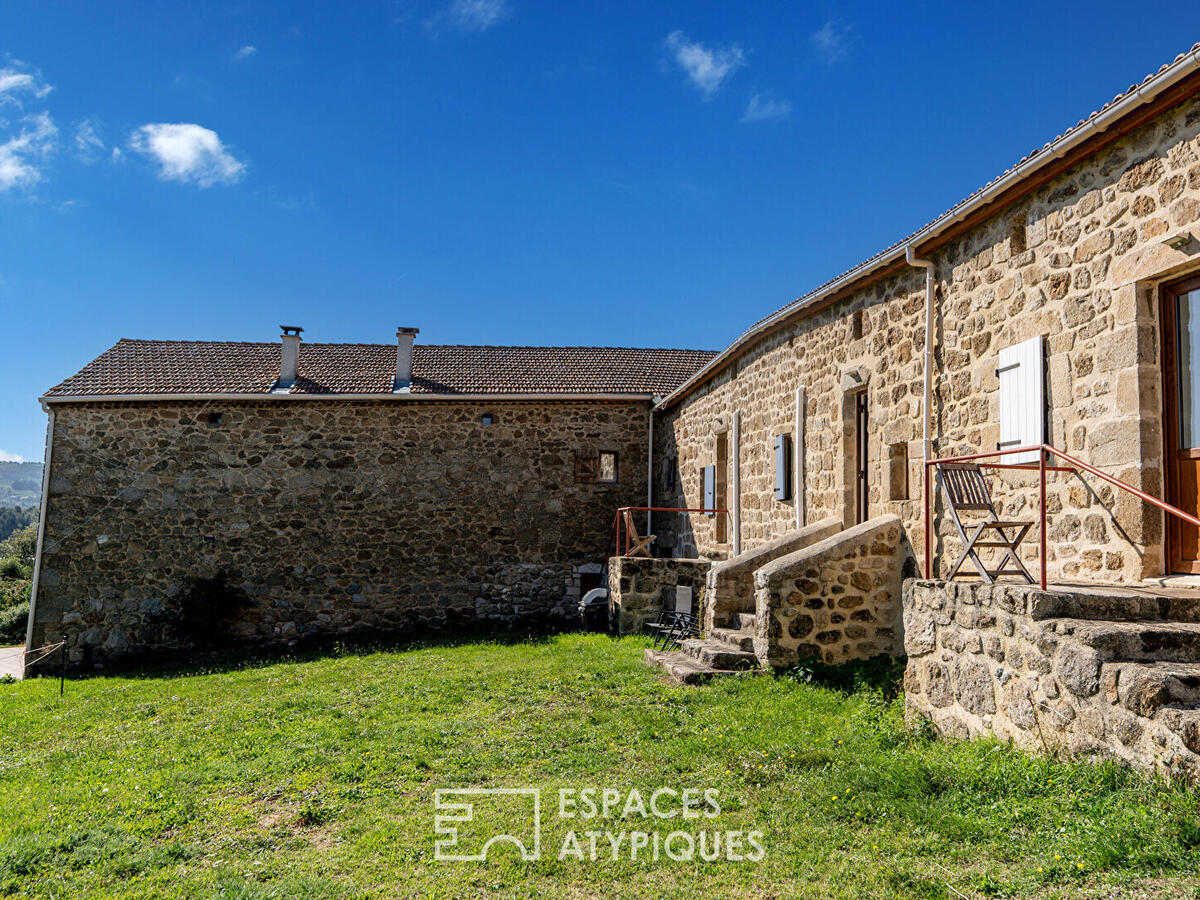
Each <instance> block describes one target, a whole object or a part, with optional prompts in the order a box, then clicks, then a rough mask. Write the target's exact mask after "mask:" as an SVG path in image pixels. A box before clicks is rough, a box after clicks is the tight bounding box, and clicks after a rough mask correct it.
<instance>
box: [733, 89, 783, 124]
mask: <svg viewBox="0 0 1200 900" xmlns="http://www.w3.org/2000/svg"><path fill="white" fill-rule="evenodd" d="M791 114H792V104H790V103H788V101H786V100H769V99H763V97H762V95H761V94H753V95H751V97H750V102H749V103H747V104H746V111H745V112H744V113H742V121H743V122H765V121H767V120H768V119H783V118H786V117H787V116H790V115H791Z"/></svg>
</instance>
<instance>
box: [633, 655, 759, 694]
mask: <svg viewBox="0 0 1200 900" xmlns="http://www.w3.org/2000/svg"><path fill="white" fill-rule="evenodd" d="M645 660H646V663H647V664H648V665H651V666H655V667H657V668H660V669H662V670H663V672H664V673H666V675H667V677H668V678H669V679H671V681H674V682H675V683H676V684H684V685H696V684H704V682H706V681H709V680H711V679H713V678H722V677H725V676H728V675H741V674H745V671H746V670H744V669H719V668H716V667H714V666H709V665H705V664H704V663H702V662H701V661H700V660H698V659H696V658H695V657H694V656H690V655H688V654H686V653H683V652H682V651H679V650H647V651H646V654H645Z"/></svg>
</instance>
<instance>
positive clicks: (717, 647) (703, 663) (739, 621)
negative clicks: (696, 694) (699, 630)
mask: <svg viewBox="0 0 1200 900" xmlns="http://www.w3.org/2000/svg"><path fill="white" fill-rule="evenodd" d="M736 625H737V626H738V627H737V628H713V629H712V630H711V631H709V633H708V635H707V636H706V637H699V638H689V639H688V640H685V641H684V642H683V643H682V644H681V645H680V647H679V649H678V650H653V649H650V650H647V651H646V662H647V663H649V664H650V665H652V666H657V667H658V668H660V669H662V670H663V671H664V672H665V673H666V675H667V677H668V678H670V679H671V680H672V681H674V682H676V683H677V684H702V683H703V682H705V681H708V680H709V679H711V678H718V677H721V676H725V675H737V674H740V673H745V672H748V671H757V670H758V658H757V657H756V656H755V655H754V614H753V613H738V614H737V617H736Z"/></svg>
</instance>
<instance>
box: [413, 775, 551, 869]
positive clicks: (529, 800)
mask: <svg viewBox="0 0 1200 900" xmlns="http://www.w3.org/2000/svg"><path fill="white" fill-rule="evenodd" d="M433 806H434V809H435V810H437V811H438V813H437V815H435V816H434V817H433V830H434V832H435V833H436V834H440V835H445V837H441V838H438V839H437V840H436V841H435V842H434V846H433V858H434V859H437V860H440V861H445V862H484V861H486V860H487V857H488V852H489V851H490V850H491V849H492V848H493V847H494V846H497V845H499V844H510V845H512V846H514V847H516V848H517V849H518V850H519V851H520V853H521V859H524V860H527V861H529V860H535V859H541V857H542V795H541V791H540V790H539V789H538V788H438V789H437V790H435V791H434V792H433ZM476 810H479V811H480V813H481V815H480V818H479V819H476V816H475V813H476ZM514 812H515V813H517V820H518V821H520V822H522V823H524V824H525V826H526V827H525V828H523V829H521V830H520V832H519V833H516V834H514V833H512V832H513V830H514V829H506V830H504V829H498V826H499V824H500V822H501V821H502V820H503V819H505V818H511V817H512V815H513V813H514ZM480 820H483V821H480ZM489 822H490V824H489ZM467 825H474V826H477V827H474V828H469V829H467V828H465V827H464V826H467ZM464 832H467V833H465V834H464ZM480 835H486V838H485V839H484V840H483V841H482V843H479V836H480ZM473 844H476V845H477V846H476V847H473V846H472V845H473ZM472 849H473V850H474V852H469V851H471V850H472Z"/></svg>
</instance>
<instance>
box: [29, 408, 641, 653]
mask: <svg viewBox="0 0 1200 900" xmlns="http://www.w3.org/2000/svg"><path fill="white" fill-rule="evenodd" d="M485 414H487V415H490V416H491V417H492V420H493V424H491V425H484V424H483V423H482V421H481V418H482V417H483V416H484V415H485ZM646 415H647V404H646V403H635V402H623V403H617V402H610V403H604V402H585V401H569V402H496V403H482V402H475V401H461V402H436V401H405V402H387V401H382V402H367V401H364V402H357V401H343V400H331V401H322V400H303V401H288V402H279V401H258V402H214V403H202V402H177V403H155V404H136V403H128V404H115V403H108V404H63V405H61V406H59V407H58V408H56V416H55V428H54V436H53V438H54V445H53V459H52V466H51V472H50V482H49V494H48V504H49V505H48V510H47V519H46V542H45V547H44V550H43V557H42V569H41V580H40V584H39V586H38V600H37V615H36V621H35V622H34V632H33V643H34V645H35V646H38V645H41V644H46V643H51V642H54V641H58V640H66V641H67V643H68V647H69V657H70V660H71V662H72V663H73V664H75V665H85V664H86V665H96V666H98V665H103V664H105V663H107V662H109V661H111V660H114V659H118V658H122V657H125V656H128V655H131V654H139V653H145V652H150V651H163V650H166V649H168V648H170V647H172V646H179V644H180V641H179V639H178V635H176V634H175V631H174V628H173V624H174V620H175V618H177V617H176V615H175V613H174V610H175V608H176V607H177V605H178V603H179V598H180V596H181V595H182V594H183V593H184V592H185V591H186V589H187V584H188V579H189V578H193V577H202V578H211V577H215V576H219V575H223V576H225V577H226V579H227V582H228V584H229V586H230V588H231V589H233V590H235V591H237V592H240V593H241V594H243V595H244V597H245V600H246V602H245V604H244V606H243V608H241V609H240V610H239V612H238V614H237V616H236V619H235V621H234V622H233V625H232V628H233V631H234V633H235V635H236V636H237V637H238V638H239V639H241V640H244V641H248V642H254V643H274V642H280V643H288V642H291V641H295V640H299V639H302V638H307V637H315V636H319V635H339V634H352V633H368V634H374V633H380V632H391V633H397V632H399V633H405V632H412V631H420V630H427V629H430V628H445V629H474V628H485V629H486V628H508V627H512V626H514V625H517V624H522V623H532V624H535V625H545V624H552V623H555V622H562V623H566V622H568V621H570V622H573V621H574V620H575V619H576V617H577V609H576V603H577V602H578V599H579V596H578V595H579V588H580V573H581V572H584V571H586V570H587V568H588V567H589V566H590V567H592V568H593V569H594V568H595V566H596V565H597V564H598V563H599V562H600V561H601V560H602V559H603V557H604V553H605V540H606V538H607V537H608V535H609V526H610V523H611V520H612V515H613V511H614V510H615V509H616V508H617V507H619V506H623V505H630V504H635V503H639V502H641V501H642V500H643V499H644V486H645V483H646V444H645V440H646V438H645V435H646ZM600 450H615V451H617V452H618V453H619V467H618V471H619V478H620V481H619V483H616V484H604V483H597V482H596V481H594V480H591V481H586V480H581V478H580V477H579V475H578V467H577V465H576V459H577V456H591V457H594V456H595V455H596V453H597V452H598V451H600ZM139 473H143V474H139Z"/></svg>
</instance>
